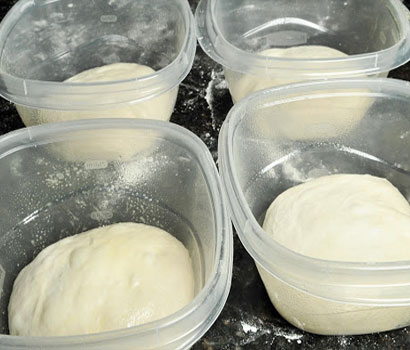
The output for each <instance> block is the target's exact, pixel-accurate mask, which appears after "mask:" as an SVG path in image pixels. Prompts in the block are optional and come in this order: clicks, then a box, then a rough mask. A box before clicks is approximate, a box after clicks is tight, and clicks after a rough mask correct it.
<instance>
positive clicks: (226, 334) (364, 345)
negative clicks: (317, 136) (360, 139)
mask: <svg viewBox="0 0 410 350" xmlns="http://www.w3.org/2000/svg"><path fill="white" fill-rule="evenodd" d="M0 1H1V3H0V18H3V16H4V15H5V14H6V12H7V11H8V9H9V8H10V7H11V5H12V4H13V3H15V0H0ZM197 1H198V0H191V1H190V2H191V3H192V7H195V6H196V3H197ZM405 4H406V5H407V6H408V7H410V0H409V1H407V3H406V1H405ZM390 76H391V77H394V78H399V79H404V80H409V81H410V63H409V64H407V65H405V66H403V67H401V68H400V69H397V70H395V71H394V72H392V73H391V74H390ZM231 107H232V100H231V97H230V95H229V92H228V90H227V88H226V84H225V81H224V78H223V73H222V68H221V66H220V65H218V64H216V63H214V62H213V61H212V60H211V59H210V58H208V57H207V56H206V55H205V54H204V53H203V52H202V50H201V49H200V48H198V50H197V56H196V58H195V63H194V68H193V70H192V71H191V73H190V74H189V76H188V77H187V78H186V79H185V81H184V82H183V83H182V84H181V88H180V93H179V98H178V102H177V106H176V110H175V113H174V115H173V117H172V119H171V121H172V122H174V123H177V124H179V125H182V126H184V127H186V128H188V129H189V130H191V131H193V132H194V133H195V134H197V135H198V136H200V137H201V139H202V140H203V141H204V142H205V143H206V145H207V146H208V148H209V149H210V151H211V152H212V155H213V157H214V159H215V160H216V159H217V140H218V133H219V130H220V127H221V125H222V122H223V121H224V119H225V116H226V114H227V113H228V111H229V109H230V108H231ZM0 114H1V118H0V134H4V133H6V132H9V131H12V130H15V129H18V128H21V127H23V124H22V122H21V120H20V118H19V116H18V115H17V112H16V110H15V108H14V106H13V105H11V104H10V103H8V102H6V101H4V100H2V99H0ZM409 333H410V327H408V328H403V329H400V330H396V331H391V332H386V333H381V334H371V335H365V336H339V337H325V336H316V335H311V334H308V333H305V332H302V331H300V330H298V329H296V328H295V327H293V326H291V325H290V324H288V323H287V322H286V321H285V320H284V319H283V318H282V317H281V316H280V315H279V314H278V313H277V312H276V310H275V309H274V308H273V306H272V305H271V303H270V301H269V299H268V296H267V294H266V292H265V289H264V287H263V284H262V281H261V279H260V278H259V275H258V273H257V271H256V268H255V265H254V263H253V260H252V258H251V257H250V256H249V255H248V254H247V252H246V251H245V250H244V248H243V247H242V245H241V243H240V242H239V240H238V238H237V236H236V233H235V256H234V268H233V281H232V289H231V293H230V296H229V299H228V302H227V304H226V306H225V308H224V310H223V312H222V314H221V315H220V317H219V318H218V320H217V321H216V323H215V324H214V326H213V327H212V328H211V329H210V330H209V331H208V333H207V334H206V335H205V336H204V337H203V338H202V339H201V340H200V341H199V342H198V343H197V344H196V345H195V346H194V347H193V350H202V349H203V350H211V349H215V350H265V349H281V350H293V349H306V350H308V349H312V350H313V349H315V350H316V349H327V350H330V349H332V350H339V349H352V350H355V349H365V350H376V349H386V350H389V349H392V350H393V349H395V350H399V349H403V350H404V349H410V334H409Z"/></svg>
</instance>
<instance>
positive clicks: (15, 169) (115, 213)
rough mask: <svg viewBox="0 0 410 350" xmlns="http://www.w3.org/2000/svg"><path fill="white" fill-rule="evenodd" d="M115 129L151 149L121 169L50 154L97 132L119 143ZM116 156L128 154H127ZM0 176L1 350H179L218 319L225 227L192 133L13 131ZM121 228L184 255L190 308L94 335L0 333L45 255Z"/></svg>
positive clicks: (74, 126) (130, 123) (122, 122)
mask: <svg viewBox="0 0 410 350" xmlns="http://www.w3.org/2000/svg"><path fill="white" fill-rule="evenodd" d="M124 130H126V131H127V133H128V134H126V135H128V136H127V137H129V138H131V137H137V138H140V139H143V140H148V141H149V142H148V143H147V144H151V145H152V147H148V148H145V149H144V151H143V152H140V151H137V153H135V154H134V155H133V157H131V158H130V157H127V160H126V161H124V160H122V159H121V157H118V158H117V159H116V160H112V159H111V156H110V158H108V159H104V158H103V157H101V158H100V159H99V160H97V159H92V160H90V161H85V160H80V161H77V162H75V161H73V160H70V161H66V160H65V159H64V157H63V158H59V156H58V155H59V154H60V151H59V152H54V149H55V148H56V147H57V149H59V150H61V149H62V148H65V147H66V146H67V145H70V143H71V142H77V141H81V140H83V139H84V138H85V139H86V141H87V142H88V144H89V145H90V147H92V146H93V145H94V144H98V142H100V141H101V140H99V139H98V135H100V133H101V132H103V134H104V135H106V132H108V131H109V132H110V135H111V136H110V137H111V138H118V137H122V138H124V137H125V136H124V133H123V131H124ZM104 137H108V136H104ZM124 145H126V143H125V142H124ZM124 147H125V146H124ZM124 152H125V154H127V155H128V154H129V150H128V149H126V147H125V150H124ZM0 178H1V186H0V198H1V205H0V287H1V296H0V310H1V317H0V329H1V332H2V335H0V348H1V349H4V350H14V349H40V348H41V349H57V348H58V349H64V350H66V349H67V350H68V349H70V350H74V349H81V350H85V349H124V350H128V349H129V350H138V349H144V350H147V349H156V350H157V349H188V348H189V347H190V346H191V345H192V344H193V343H194V342H196V341H197V340H198V339H199V338H200V337H201V336H202V335H203V334H204V333H205V332H206V331H207V330H208V329H209V327H210V326H211V325H212V324H213V322H214V321H215V319H216V318H217V316H218V315H219V313H220V312H221V310H222V308H223V306H224V304H225V301H226V299H227V296H228V293H229V288H230V284H231V273H232V255H233V246H232V232H231V222H230V220H229V217H228V216H227V213H226V209H225V207H224V200H223V196H222V193H221V186H220V182H219V178H218V174H217V171H216V167H215V165H214V162H213V160H212V157H211V155H210V154H209V152H208V150H207V149H206V147H205V145H204V144H203V143H202V142H201V141H200V140H199V138H197V137H196V136H194V135H193V134H192V133H190V132H188V131H187V130H185V129H183V128H181V127H178V126H175V125H172V124H170V123H166V122H158V121H147V120H146V121H138V120H132V119H103V120H98V121H97V120H81V121H76V122H66V123H55V124H48V125H42V126H37V127H32V128H27V129H22V130H20V131H16V132H12V133H10V134H7V135H4V136H2V137H1V138H0ZM130 221H131V222H141V223H146V224H149V225H154V226H157V227H161V228H164V229H166V230H167V231H168V232H170V233H171V234H173V235H174V236H175V237H176V238H178V239H179V240H180V241H181V242H182V243H183V244H184V245H185V247H186V248H187V249H188V250H189V252H190V256H191V259H192V262H193V267H194V272H195V278H196V296H195V299H194V300H193V301H192V302H191V303H190V304H189V305H187V306H186V307H185V308H183V309H181V310H180V311H178V312H176V313H175V314H172V315H170V316H169V317H167V318H164V319H161V320H158V321H155V322H152V323H148V324H144V325H141V326H137V327H132V328H127V329H122V330H118V331H112V332H106V333H100V334H93V335H81V336H70V337H17V336H10V335H7V333H8V329H7V328H8V327H7V305H8V300H9V297H10V292H11V289H12V284H13V282H14V279H15V278H16V276H17V274H18V273H19V271H20V270H21V269H22V268H23V267H24V266H25V265H26V264H28V263H29V262H30V261H31V260H32V259H33V258H34V257H35V256H36V255H37V254H38V253H39V252H40V251H41V250H42V249H43V248H44V247H46V246H47V245H49V244H52V243H54V242H56V241H57V240H59V239H61V238H63V237H66V236H69V235H73V234H76V233H80V232H83V231H85V230H88V229H91V228H94V227H99V226H101V225H105V224H112V223H117V222H130Z"/></svg>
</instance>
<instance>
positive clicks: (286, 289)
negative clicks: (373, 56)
mask: <svg viewBox="0 0 410 350" xmlns="http://www.w3.org/2000/svg"><path fill="white" fill-rule="evenodd" d="M358 106H359V107H358ZM358 108H359V109H360V113H356V114H354V113H355V112H357V110H358ZM409 110H410V84H409V83H407V82H404V81H398V80H393V79H362V80H346V81H343V80H333V81H328V82H310V83H301V84H295V85H290V86H287V87H282V88H272V89H269V90H265V91H262V92H257V93H255V94H253V95H251V96H249V97H248V98H246V99H244V100H242V101H241V102H240V103H238V104H236V105H235V106H234V108H233V109H232V110H231V112H230V113H229V116H228V118H227V119H226V121H225V123H224V125H223V128H222V132H221V134H220V138H219V155H220V172H221V177H222V183H223V187H224V189H225V191H226V194H227V197H228V199H229V205H230V212H231V216H232V220H233V222H234V225H235V227H236V229H237V232H238V235H239V237H240V239H241V241H242V243H243V245H244V246H245V248H246V249H247V250H248V252H249V253H250V255H251V256H252V257H253V259H254V260H255V262H256V265H257V267H258V270H259V273H260V275H261V277H262V280H263V282H264V284H265V287H266V289H267V292H268V294H269V297H270V299H271V301H272V303H273V305H274V306H275V308H276V309H277V310H278V311H279V313H280V314H281V315H282V316H283V317H284V318H285V319H286V320H288V321H289V322H290V323H292V324H293V325H295V326H296V327H299V328H301V329H303V330H306V331H309V332H313V333H318V334H364V333H372V332H379V331H387V330H391V329H395V328H400V327H404V326H407V325H409V324H410V262H409V261H399V262H386V263H370V262H369V263H367V262H366V263H355V262H343V261H327V260H320V259H314V258H311V257H307V256H304V255H301V254H298V253H295V252H293V251H292V250H289V249H287V248H285V247H283V246H281V245H280V244H278V243H277V242H276V241H275V240H274V239H272V237H271V236H270V235H268V234H267V233H266V232H264V231H263V230H262V228H261V224H262V222H263V220H264V216H265V213H266V210H267V208H268V207H269V206H270V204H271V203H272V201H273V200H274V199H275V198H276V197H277V196H278V195H279V194H280V193H282V192H283V191H285V190H286V189H288V188H290V187H292V186H295V185H297V184H299V183H303V182H305V181H307V180H309V179H312V178H316V177H319V176H324V175H329V174H334V173H355V174H371V175H375V176H379V177H384V178H386V179H388V180H389V181H390V182H391V183H393V185H395V186H396V187H397V188H398V189H399V190H400V192H401V193H402V194H403V195H404V196H405V198H407V200H409V199H410V154H409V152H408V150H409V149H410V117H409ZM352 113H353V115H354V117H352ZM324 116H327V120H325V118H324ZM397 244H400V242H397Z"/></svg>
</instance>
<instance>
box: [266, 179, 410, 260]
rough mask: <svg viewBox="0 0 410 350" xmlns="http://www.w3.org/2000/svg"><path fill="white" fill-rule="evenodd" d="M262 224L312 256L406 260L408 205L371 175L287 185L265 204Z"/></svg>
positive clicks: (409, 239)
mask: <svg viewBox="0 0 410 350" xmlns="http://www.w3.org/2000/svg"><path fill="white" fill-rule="evenodd" d="M263 227H264V230H265V231H266V232H268V233H270V234H271V235H272V236H273V238H274V239H275V240H276V241H278V242H279V243H280V244H282V245H284V246H285V247H288V248H290V249H292V250H294V251H296V252H298V253H300V254H303V255H308V256H311V257H314V258H320V259H326V260H339V261H355V262H358V261H366V262H377V261H379V262H380V261H398V260H407V259H410V249H409V247H410V205H409V203H408V202H407V200H406V199H405V198H404V197H403V195H402V194H401V193H400V192H399V191H398V190H397V189H396V188H395V187H394V186H393V185H392V184H391V183H390V182H389V181H387V180H386V179H382V178H379V177H374V176H370V175H348V174H342V175H330V176H324V177H320V178H317V179H314V180H311V181H308V182H306V183H304V184H301V185H299V186H295V187H292V188H290V189H288V190H287V191H285V192H283V193H282V194H281V195H280V196H278V197H277V199H276V200H275V201H274V202H273V203H272V205H271V206H270V207H269V209H268V211H267V213H266V218H265V222H264V224H263ZM398 242H400V244H397V243H398Z"/></svg>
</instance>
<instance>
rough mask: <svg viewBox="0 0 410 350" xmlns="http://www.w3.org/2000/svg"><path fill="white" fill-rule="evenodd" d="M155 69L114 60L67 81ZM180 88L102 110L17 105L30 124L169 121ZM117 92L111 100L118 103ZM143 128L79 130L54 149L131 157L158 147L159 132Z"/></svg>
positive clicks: (61, 154) (77, 157)
mask: <svg viewBox="0 0 410 350" xmlns="http://www.w3.org/2000/svg"><path fill="white" fill-rule="evenodd" d="M152 73H155V71H154V70H153V69H152V68H150V67H147V66H144V65H139V64H135V63H114V64H110V65H106V66H102V67H97V68H93V69H89V70H86V71H84V72H81V73H79V74H77V75H75V76H73V77H71V78H69V79H67V80H66V81H67V82H76V83H87V82H88V83H90V82H104V81H118V80H125V79H130V78H138V77H142V76H146V75H149V74H152ZM177 94H178V88H174V89H172V90H170V91H169V92H167V93H165V94H162V95H160V96H158V97H155V98H152V99H150V100H148V101H145V102H140V103H136V104H121V105H116V106H115V107H114V108H108V109H98V110H72V111H64V110H58V111H57V110H47V109H33V108H28V107H24V106H17V110H18V112H19V114H20V116H21V119H22V120H23V122H24V124H25V125H26V126H32V125H37V124H45V123H56V122H63V121H72V120H80V119H98V118H137V119H157V120H163V121H168V120H169V119H170V117H171V114H172V112H173V110H174V105H175V101H176V98H177ZM115 98H116V96H113V97H112V99H111V100H107V101H106V102H107V103H115V102H116V101H115ZM138 133H140V134H141V132H138V131H135V130H132V129H130V130H121V129H111V130H107V129H99V130H97V131H95V132H90V131H87V132H77V133H76V135H75V140H72V141H64V142H61V143H54V144H52V146H51V147H50V148H51V152H53V153H54V154H55V155H56V156H57V157H58V158H61V159H63V160H66V161H77V162H78V161H89V160H106V161H113V160H129V159H131V158H132V157H133V156H134V155H136V154H137V153H138V152H142V151H146V150H151V149H153V148H154V147H155V145H156V142H154V141H153V140H154V138H155V135H151V136H152V137H151V138H147V137H146V136H147V135H142V136H141V135H138Z"/></svg>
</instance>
